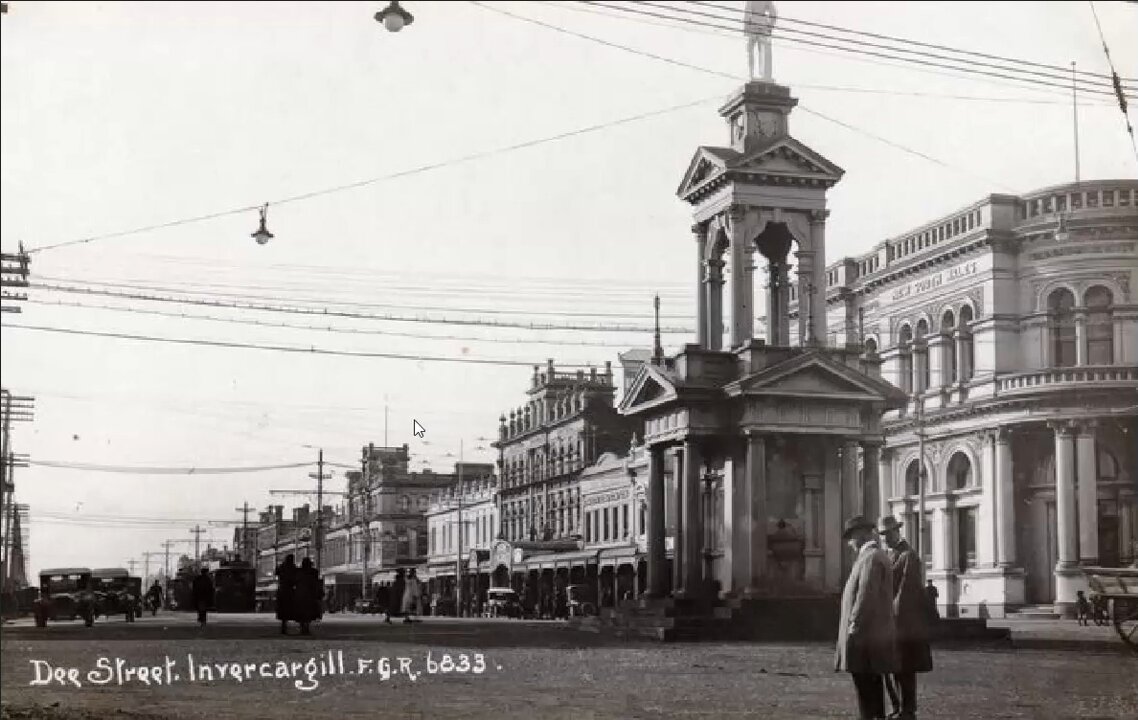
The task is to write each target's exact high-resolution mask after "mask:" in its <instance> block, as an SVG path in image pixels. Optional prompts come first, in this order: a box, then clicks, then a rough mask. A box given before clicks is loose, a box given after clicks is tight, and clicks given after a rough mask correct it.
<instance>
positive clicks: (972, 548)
mask: <svg viewBox="0 0 1138 720" xmlns="http://www.w3.org/2000/svg"><path fill="white" fill-rule="evenodd" d="M956 528H957V542H958V543H959V552H958V553H957V562H958V563H959V565H960V572H964V571H966V570H968V569H969V568H974V567H976V508H974V507H973V508H961V509H960V510H957V525H956Z"/></svg>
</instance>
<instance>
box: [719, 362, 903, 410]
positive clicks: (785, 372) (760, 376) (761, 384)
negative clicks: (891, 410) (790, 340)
mask: <svg viewBox="0 0 1138 720" xmlns="http://www.w3.org/2000/svg"><path fill="white" fill-rule="evenodd" d="M726 391H727V394H728V396H734V397H738V396H741V395H764V396H784V397H799V398H807V397H814V398H820V397H829V398H834V399H842V400H846V401H854V402H859V401H860V402H867V403H874V404H878V403H880V404H884V405H885V406H887V407H895V406H899V405H901V404H903V403H904V402H905V395H904V393H903V392H901V391H900V390H899V389H897V388H896V387H894V386H893V385H891V384H890V383H888V382H885V381H884V380H880V379H878V378H876V377H873V376H870V375H866V374H864V373H861V372H858V371H857V370H855V369H853V368H850V367H848V366H846V365H845V364H843V363H840V362H838V361H835V360H832V359H830V358H828V357H826V356H825V354H823V353H820V352H814V353H808V354H805V355H802V356H799V357H795V358H791V359H789V360H787V361H785V362H782V363H779V364H778V365H775V366H772V367H769V368H765V369H763V370H760V371H759V372H757V373H754V374H752V375H749V376H747V377H745V378H742V379H740V380H737V381H736V382H733V383H731V384H730V385H728V386H727V388H726Z"/></svg>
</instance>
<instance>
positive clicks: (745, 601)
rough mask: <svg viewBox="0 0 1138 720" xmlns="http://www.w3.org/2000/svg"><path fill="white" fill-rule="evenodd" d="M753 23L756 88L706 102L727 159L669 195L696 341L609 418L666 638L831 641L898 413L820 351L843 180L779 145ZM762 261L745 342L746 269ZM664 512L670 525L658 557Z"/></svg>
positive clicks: (857, 370)
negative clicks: (628, 444) (628, 439)
mask: <svg viewBox="0 0 1138 720" xmlns="http://www.w3.org/2000/svg"><path fill="white" fill-rule="evenodd" d="M752 12H754V13H759V14H762V15H763V17H764V18H767V22H768V23H769V24H768V25H766V28H767V33H766V34H765V35H764V34H763V33H755V34H754V35H753V36H752V34H751V33H750V32H749V33H748V50H749V54H750V53H753V50H754V44H757V45H758V47H759V48H760V49H762V50H763V53H764V56H765V58H764V64H763V72H764V76H765V77H766V80H764V81H752V82H749V83H747V84H746V85H744V86H743V87H742V88H740V89H739V90H738V91H736V92H735V93H734V94H733V95H732V96H731V97H730V98H728V100H727V101H726V102H725V103H724V104H723V106H722V107H721V108H720V110H719V114H720V116H721V117H723V119H724V120H725V121H726V124H727V128H728V139H729V144H728V145H726V146H702V147H699V148H698V149H697V150H696V152H695V155H694V157H693V158H692V160H691V162H690V163H689V166H688V170H687V172H686V173H685V175H684V178H683V181H682V182H681V184H680V188H679V191H678V195H679V197H680V198H681V199H683V200H684V201H685V202H687V203H688V204H690V205H691V206H692V209H693V215H694V221H695V224H694V225H693V228H692V231H693V233H694V236H695V246H696V260H697V263H696V265H697V274H696V291H697V301H698V302H697V308H698V320H699V324H698V336H697V338H696V342H695V343H693V344H689V345H686V346H685V347H684V349H683V351H681V352H680V353H679V354H678V355H676V356H675V357H671V358H663V357H662V358H659V359H657V360H655V361H653V363H651V364H646V365H645V366H644V367H643V368H642V369H641V371H640V373H639V374H638V375H637V377H636V379H635V380H634V381H633V383H632V384H631V387H630V388H629V391H628V393H626V395H625V399H624V401H623V402H622V404H621V408H620V409H621V412H622V413H624V414H627V415H630V416H635V417H639V418H642V419H643V420H644V423H645V431H644V440H643V442H644V444H645V445H646V450H647V451H648V454H649V458H650V460H649V473H648V475H649V477H648V494H649V501H648V505H649V509H648V515H649V517H648V586H649V587H648V590H649V594H648V598H646V599H644V600H643V601H642V602H644V603H647V604H649V605H651V603H653V602H656V603H665V604H667V603H672V604H673V606H672V607H670V608H669V609H668V610H667V613H671V614H670V615H669V616H668V617H669V618H670V620H669V621H670V622H672V623H673V624H672V625H671V626H670V627H671V628H672V631H674V632H673V635H674V636H679V637H682V633H680V632H679V630H678V629H677V628H680V625H678V624H676V623H679V622H680V618H682V617H683V616H684V614H685V613H687V614H688V616H689V617H691V618H693V620H692V622H693V625H692V627H702V628H704V629H706V627H707V625H706V623H707V622H708V619H709V618H720V619H722V620H723V621H724V622H735V621H738V622H742V623H743V625H744V626H749V627H751V628H752V629H754V628H755V627H756V624H757V625H758V626H761V627H763V628H768V629H771V630H773V631H775V632H780V631H783V630H788V629H789V630H791V631H792V632H793V631H794V630H795V629H797V630H798V631H801V632H802V633H803V634H804V635H814V636H824V635H826V634H827V633H829V632H830V631H831V627H830V626H831V625H832V624H833V623H836V621H837V620H836V618H837V609H836V604H835V603H836V595H837V593H838V592H839V591H840V589H841V584H842V582H843V579H844V575H845V573H846V572H847V571H848V568H849V565H850V562H849V561H850V559H851V558H849V557H848V554H847V553H846V552H845V546H844V544H843V543H842V541H841V533H842V523H843V521H844V519H845V518H847V517H851V516H853V515H866V516H868V517H872V518H877V517H879V516H880V515H882V514H883V507H884V501H885V500H886V499H887V498H888V497H889V495H890V489H889V488H886V487H881V486H880V485H879V480H878V477H877V468H878V457H877V454H878V452H879V448H880V447H881V445H882V444H883V442H884V435H883V433H882V429H881V425H880V419H881V415H882V413H883V412H885V411H886V410H888V409H892V408H896V407H901V406H902V405H903V404H904V403H905V400H906V398H905V395H904V394H903V393H902V392H901V391H900V390H898V389H897V388H895V387H893V386H892V385H891V384H889V383H888V382H885V381H884V380H881V379H880V377H879V376H878V374H877V373H875V368H874V367H873V365H872V363H874V362H876V360H875V359H874V358H872V357H869V356H866V355H865V354H864V353H863V352H862V349H861V348H860V347H859V346H842V347H827V346H826V345H825V337H826V297H827V278H826V275H825V262H826V235H825V229H826V218H827V215H828V211H827V209H826V191H827V190H828V189H829V188H830V187H832V186H833V185H834V184H836V183H837V182H838V181H839V180H840V179H841V177H842V174H843V170H842V169H841V168H839V167H838V166H837V165H835V164H834V163H832V162H830V161H829V160H827V159H826V158H824V157H823V156H822V155H820V154H819V153H817V152H815V151H814V150H811V149H810V148H809V147H807V146H806V145H805V144H803V143H802V142H800V141H799V140H797V139H795V138H794V137H793V136H792V135H791V133H790V124H789V117H790V113H791V111H792V110H793V109H794V107H795V105H796V104H797V100H796V99H795V98H793V97H792V96H791V94H790V90H789V89H788V88H786V87H783V86H781V85H777V84H775V83H774V82H771V81H770V80H769V78H770V55H769V52H770V50H769V27H770V24H773V18H774V17H775V15H774V9H773V6H771V4H770V3H748V13H752ZM749 28H750V26H748V29H749ZM764 37H765V38H766V41H764V40H763V39H762V38H764ZM764 42H766V44H765V45H764ZM762 260H765V265H766V268H765V269H766V273H767V278H768V283H767V287H766V298H765V300H766V302H765V305H766V327H765V337H763V338H759V337H757V335H756V332H755V325H756V322H755V321H756V315H757V312H756V307H755V304H754V271H755V270H759V269H761V268H762V266H761V265H759V264H758V263H759V262H760V261H762ZM725 268H727V270H729V275H728V280H727V281H728V282H729V284H730V288H729V292H728V298H729V299H728V302H727V303H726V304H727V306H728V308H729V313H728V314H727V318H726V319H727V320H728V322H729V326H728V327H729V332H728V333H727V336H728V340H727V342H728V343H729V345H728V346H727V347H726V348H725V347H724V321H725V313H724V304H725V303H724V298H723V294H724V293H723V285H724V283H725ZM792 270H796V271H797V273H796V274H797V277H796V279H795V282H794V285H793V287H792V285H791V280H790V275H791V271H792ZM792 320H794V321H796V322H795V325H796V326H795V327H794V328H793V330H794V332H792V327H791V321H792ZM665 453H670V454H674V459H675V462H676V465H675V467H676V477H677V478H678V482H677V483H676V487H675V489H674V492H675V497H674V498H673V499H672V501H671V502H668V503H666V502H665V498H664V497H663V495H664V493H665V492H666V489H665V484H664V475H663V467H664V456H665ZM666 506H670V507H674V508H676V509H677V516H678V522H677V523H676V527H677V529H676V531H675V536H674V538H673V547H674V548H675V551H674V553H673V554H672V557H671V558H669V557H668V556H667V553H666V549H665V548H666V543H665V537H664V534H665V525H664V519H663V514H664V508H665V507H666ZM652 598H655V600H653V599H652ZM725 605H726V607H728V608H731V613H730V615H731V618H732V620H731V621H728V620H726V618H725V616H724V613H723V612H722V611H723V609H724V607H725ZM644 609H645V608H643V607H642V608H641V610H644ZM697 618H701V619H697ZM701 623H703V624H701ZM661 632H663V631H661ZM693 632H694V631H693ZM677 633H679V634H678V635H677ZM757 634H759V635H762V634H763V633H762V632H757ZM831 637H832V636H831Z"/></svg>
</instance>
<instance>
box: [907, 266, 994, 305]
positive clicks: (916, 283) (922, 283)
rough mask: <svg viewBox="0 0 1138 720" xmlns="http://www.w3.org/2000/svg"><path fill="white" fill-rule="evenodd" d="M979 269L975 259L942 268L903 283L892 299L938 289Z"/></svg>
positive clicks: (973, 273)
mask: <svg viewBox="0 0 1138 720" xmlns="http://www.w3.org/2000/svg"><path fill="white" fill-rule="evenodd" d="M978 270H979V263H977V262H976V261H975V260H971V261H969V262H966V263H962V264H960V265H957V266H955V267H950V268H948V269H946V270H941V271H940V272H938V273H936V274H935V275H929V276H928V277H923V278H921V279H920V280H913V281H912V282H910V283H906V284H905V285H902V286H901V287H899V288H897V289H896V290H894V291H893V296H892V298H891V299H892V301H893V302H897V301H899V300H904V299H905V298H909V297H914V296H917V295H924V294H925V293H927V292H930V291H933V290H936V289H937V288H939V287H940V286H942V285H946V284H948V283H952V282H956V281H957V280H960V279H961V278H966V277H968V276H969V275H975V274H976V273H977V271H978Z"/></svg>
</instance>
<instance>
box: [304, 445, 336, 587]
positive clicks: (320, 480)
mask: <svg viewBox="0 0 1138 720" xmlns="http://www.w3.org/2000/svg"><path fill="white" fill-rule="evenodd" d="M308 477H310V478H313V479H314V480H316V532H315V535H316V537H315V538H314V541H315V542H313V545H314V546H315V547H316V567H317V568H318V569H319V568H322V567H324V565H323V559H324V558H323V555H324V481H325V480H327V479H329V478H331V477H332V476H331V475H325V474H324V449H323V448H321V449H320V451H319V454H318V455H317V459H316V474H315V475H314V474H312V473H308Z"/></svg>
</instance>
